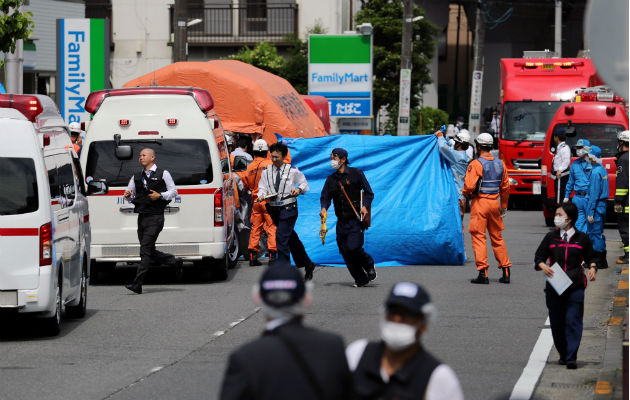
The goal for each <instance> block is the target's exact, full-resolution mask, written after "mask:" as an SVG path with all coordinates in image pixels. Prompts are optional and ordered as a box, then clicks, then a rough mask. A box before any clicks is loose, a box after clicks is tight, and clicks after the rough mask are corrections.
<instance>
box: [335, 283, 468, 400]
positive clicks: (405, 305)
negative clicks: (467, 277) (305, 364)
mask: <svg viewBox="0 0 630 400" xmlns="http://www.w3.org/2000/svg"><path fill="white" fill-rule="evenodd" d="M434 314H435V307H434V306H433V304H432V303H431V299H430V298H429V294H428V293H427V292H426V291H425V290H424V289H423V288H422V287H421V286H418V285H416V284H415V283H411V282H399V283H397V284H396V285H394V287H393V288H392V290H391V291H390V293H389V296H388V297H387V300H386V301H385V315H384V317H383V319H382V320H381V340H380V341H377V342H368V340H367V339H360V340H357V341H356V342H354V343H352V344H350V346H348V348H347V349H346V356H347V357H348V364H349V366H350V369H351V370H352V371H353V376H354V388H355V392H356V398H357V399H358V400H372V399H373V400H376V399H379V400H381V399H382V400H394V399H426V400H438V399H448V400H463V398H464V395H463V393H462V389H461V387H460V385H459V381H458V380H457V376H456V375H455V372H453V370H452V369H451V367H449V366H448V365H446V364H442V363H441V362H440V360H438V359H437V358H435V357H434V356H433V355H432V354H431V353H429V352H428V351H427V350H426V349H425V348H424V346H423V345H422V343H421V337H422V335H423V334H424V333H425V332H426V330H427V328H428V326H429V323H430V322H431V319H432V317H433V315H434Z"/></svg>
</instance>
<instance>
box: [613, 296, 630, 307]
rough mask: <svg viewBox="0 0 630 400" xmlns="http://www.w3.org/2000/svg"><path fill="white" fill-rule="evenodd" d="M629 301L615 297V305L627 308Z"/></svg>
mask: <svg viewBox="0 0 630 400" xmlns="http://www.w3.org/2000/svg"><path fill="white" fill-rule="evenodd" d="M627 301H628V298H627V297H615V302H614V305H616V306H625V305H626V302H627Z"/></svg>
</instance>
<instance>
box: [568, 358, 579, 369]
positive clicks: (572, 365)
mask: <svg viewBox="0 0 630 400" xmlns="http://www.w3.org/2000/svg"><path fill="white" fill-rule="evenodd" d="M567 369H577V361H575V360H573V361H567Z"/></svg>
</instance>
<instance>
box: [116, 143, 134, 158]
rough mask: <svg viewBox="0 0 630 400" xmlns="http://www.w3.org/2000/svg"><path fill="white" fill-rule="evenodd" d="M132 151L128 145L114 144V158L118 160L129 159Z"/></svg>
mask: <svg viewBox="0 0 630 400" xmlns="http://www.w3.org/2000/svg"><path fill="white" fill-rule="evenodd" d="M132 155H133V151H132V150H131V146H129V145H120V146H116V158H117V159H119V160H131V156H132Z"/></svg>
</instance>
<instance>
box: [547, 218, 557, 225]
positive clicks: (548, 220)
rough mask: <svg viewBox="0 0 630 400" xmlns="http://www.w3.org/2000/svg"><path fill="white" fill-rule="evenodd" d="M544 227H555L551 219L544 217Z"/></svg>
mask: <svg viewBox="0 0 630 400" xmlns="http://www.w3.org/2000/svg"><path fill="white" fill-rule="evenodd" d="M545 225H547V226H555V224H554V223H553V217H545Z"/></svg>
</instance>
